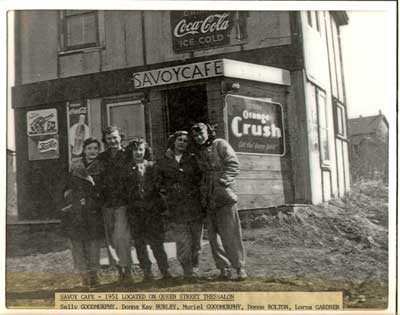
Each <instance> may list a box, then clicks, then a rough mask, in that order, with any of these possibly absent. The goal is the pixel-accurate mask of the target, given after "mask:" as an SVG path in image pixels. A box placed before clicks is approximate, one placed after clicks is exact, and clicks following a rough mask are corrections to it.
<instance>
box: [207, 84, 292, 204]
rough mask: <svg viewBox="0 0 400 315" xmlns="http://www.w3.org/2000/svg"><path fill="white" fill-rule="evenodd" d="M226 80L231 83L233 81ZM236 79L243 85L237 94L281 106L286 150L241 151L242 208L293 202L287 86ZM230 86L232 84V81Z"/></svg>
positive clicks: (239, 181)
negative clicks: (274, 153) (269, 152)
mask: <svg viewBox="0 0 400 315" xmlns="http://www.w3.org/2000/svg"><path fill="white" fill-rule="evenodd" d="M225 81H227V82H231V81H232V80H225ZM234 82H239V84H240V91H238V92H237V93H234V94H237V95H243V96H249V97H259V98H268V99H271V100H272V102H276V103H280V104H281V105H282V108H283V123H284V136H285V150H286V153H285V155H284V156H282V157H281V156H272V155H250V154H240V153H239V154H238V156H239V160H240V163H241V168H240V175H239V177H238V194H239V203H238V206H239V209H254V208H266V207H271V206H277V205H282V204H287V203H293V202H294V200H295V199H294V188H293V177H292V161H291V147H290V144H289V142H290V129H289V119H288V105H287V100H286V92H287V88H286V87H284V86H279V85H274V84H267V83H261V82H250V81H243V80H234ZM227 85H228V86H229V84H227ZM222 101H224V99H223V100H222ZM209 104H210V103H209ZM221 105H222V104H221ZM223 106H224V105H223ZM221 107H222V106H221ZM219 121H220V120H219ZM225 128H227V127H225ZM225 130H226V129H225ZM225 135H226V133H225Z"/></svg>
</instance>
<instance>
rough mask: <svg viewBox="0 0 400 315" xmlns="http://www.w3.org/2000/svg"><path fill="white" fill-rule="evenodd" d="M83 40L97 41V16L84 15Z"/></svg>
mask: <svg viewBox="0 0 400 315" xmlns="http://www.w3.org/2000/svg"><path fill="white" fill-rule="evenodd" d="M83 27H84V28H83V40H84V42H85V43H95V42H96V17H95V16H94V15H84V16H83Z"/></svg>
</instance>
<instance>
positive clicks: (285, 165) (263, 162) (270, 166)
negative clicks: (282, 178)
mask: <svg viewBox="0 0 400 315" xmlns="http://www.w3.org/2000/svg"><path fill="white" fill-rule="evenodd" d="M238 156H239V161H240V168H241V169H242V170H255V171H262V170H265V171H269V170H275V171H290V170H291V167H290V161H289V160H288V159H284V158H281V157H279V156H263V155H250V154H238Z"/></svg>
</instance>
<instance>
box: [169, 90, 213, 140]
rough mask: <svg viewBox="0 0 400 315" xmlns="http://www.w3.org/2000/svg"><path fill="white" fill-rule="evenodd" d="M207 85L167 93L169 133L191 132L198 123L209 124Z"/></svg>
mask: <svg viewBox="0 0 400 315" xmlns="http://www.w3.org/2000/svg"><path fill="white" fill-rule="evenodd" d="M206 87H207V86H206V85H205V84H202V85H196V86H190V87H182V88H177V89H172V90H168V91H166V94H165V96H166V116H167V131H168V134H171V133H173V132H175V131H177V130H187V131H188V130H189V129H190V127H191V126H192V125H193V124H194V123H196V122H205V123H206V122H208V112H207V89H206Z"/></svg>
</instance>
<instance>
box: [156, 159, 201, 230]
mask: <svg viewBox="0 0 400 315" xmlns="http://www.w3.org/2000/svg"><path fill="white" fill-rule="evenodd" d="M157 176H158V186H159V187H160V189H162V191H163V192H164V194H165V200H166V204H167V208H168V213H169V219H170V220H171V221H172V222H175V223H187V222H190V221H195V220H198V219H200V218H201V216H202V207H201V204H200V189H199V188H200V180H201V171H200V168H199V166H198V165H197V161H196V158H195V156H194V155H193V154H189V153H185V154H183V155H182V158H181V160H180V161H179V163H178V162H177V161H176V159H175V156H174V154H173V153H172V151H167V153H166V154H165V156H164V158H163V159H161V160H159V161H158V162H157Z"/></svg>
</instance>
